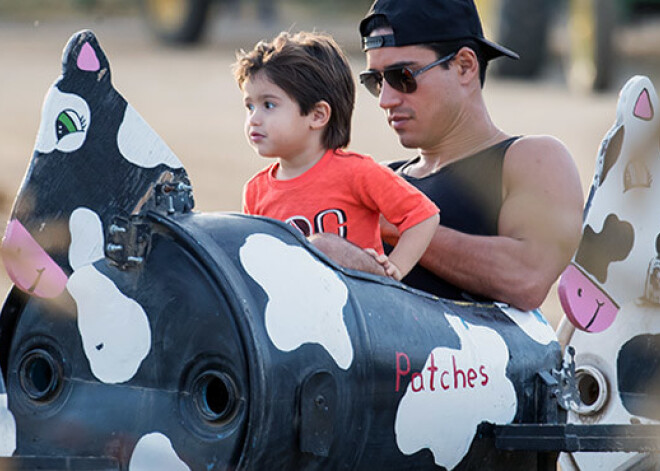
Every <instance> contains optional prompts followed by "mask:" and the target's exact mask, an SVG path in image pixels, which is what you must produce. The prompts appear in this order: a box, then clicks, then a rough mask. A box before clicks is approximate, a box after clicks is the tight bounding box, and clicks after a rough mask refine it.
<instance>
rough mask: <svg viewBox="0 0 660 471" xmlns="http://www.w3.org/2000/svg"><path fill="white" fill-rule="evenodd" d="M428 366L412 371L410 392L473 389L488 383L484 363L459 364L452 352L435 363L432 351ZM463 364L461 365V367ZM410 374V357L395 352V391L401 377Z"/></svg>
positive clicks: (398, 386)
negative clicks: (443, 359) (425, 372)
mask: <svg viewBox="0 0 660 471" xmlns="http://www.w3.org/2000/svg"><path fill="white" fill-rule="evenodd" d="M429 358H430V360H429V362H428V363H427V364H428V366H427V367H426V368H425V370H426V371H427V372H428V374H426V375H425V374H424V370H422V371H419V372H414V373H412V375H411V377H410V387H411V390H412V392H419V391H426V390H427V389H428V390H430V391H436V390H444V391H447V390H449V389H455V390H458V389H468V388H470V389H474V388H478V387H484V386H486V385H487V384H488V380H489V377H488V374H487V373H486V366H485V365H472V366H469V367H467V368H466V367H465V366H463V365H459V364H458V362H457V361H456V357H455V356H454V355H453V354H452V355H449V358H448V359H447V358H445V361H441V362H439V364H438V365H439V366H437V365H436V358H435V355H434V353H431V355H430V357H429ZM461 366H463V367H461ZM409 374H410V358H409V357H408V355H406V354H405V353H402V352H396V384H395V388H394V390H395V391H396V392H398V391H399V389H400V388H401V379H402V378H405V377H407V376H408V375H409Z"/></svg>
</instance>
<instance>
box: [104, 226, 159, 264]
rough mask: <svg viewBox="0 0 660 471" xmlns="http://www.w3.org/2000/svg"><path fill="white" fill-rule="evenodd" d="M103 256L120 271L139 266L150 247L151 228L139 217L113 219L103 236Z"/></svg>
mask: <svg viewBox="0 0 660 471" xmlns="http://www.w3.org/2000/svg"><path fill="white" fill-rule="evenodd" d="M105 240H106V242H107V243H106V245H105V256H106V258H107V259H108V260H110V262H112V263H113V264H114V265H117V266H118V267H119V268H121V269H122V270H125V269H127V268H135V267H138V266H139V265H141V264H142V263H143V262H144V260H145V258H146V257H147V254H148V252H149V249H150V247H151V226H150V225H149V224H147V223H145V222H143V219H142V217H140V216H131V217H130V218H124V217H119V216H117V217H115V218H113V219H112V223H111V224H110V226H109V227H108V230H107V231H106V235H105Z"/></svg>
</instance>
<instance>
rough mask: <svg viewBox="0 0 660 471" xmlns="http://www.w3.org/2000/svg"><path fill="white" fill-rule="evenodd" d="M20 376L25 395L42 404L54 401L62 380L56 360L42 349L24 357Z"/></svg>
mask: <svg viewBox="0 0 660 471" xmlns="http://www.w3.org/2000/svg"><path fill="white" fill-rule="evenodd" d="M19 375H20V383H21V387H22V388H23V391H25V394H27V395H28V397H29V398H30V399H33V400H35V401H41V402H43V401H47V400H49V399H52V397H53V396H54V395H55V393H56V391H57V389H58V386H59V384H60V379H61V378H60V376H61V374H60V370H59V368H58V367H57V364H56V362H55V359H54V358H53V357H52V355H51V354H50V353H48V352H47V351H45V350H42V349H36V350H32V351H30V352H28V353H27V354H26V355H25V356H24V357H23V359H22V361H21V364H20V368H19Z"/></svg>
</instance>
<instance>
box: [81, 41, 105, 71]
mask: <svg viewBox="0 0 660 471" xmlns="http://www.w3.org/2000/svg"><path fill="white" fill-rule="evenodd" d="M76 65H77V66H78V68H79V69H80V70H84V71H87V72H97V71H98V70H99V69H100V68H101V63H100V62H99V58H98V57H97V56H96V52H95V51H94V48H93V47H92V46H91V45H90V44H89V42H86V43H85V44H83V46H82V47H81V48H80V53H79V54H78V60H77V61H76Z"/></svg>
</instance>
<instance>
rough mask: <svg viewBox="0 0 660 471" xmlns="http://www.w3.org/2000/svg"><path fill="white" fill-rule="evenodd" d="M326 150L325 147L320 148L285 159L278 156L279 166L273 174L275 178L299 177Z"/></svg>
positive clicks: (317, 160)
mask: <svg viewBox="0 0 660 471" xmlns="http://www.w3.org/2000/svg"><path fill="white" fill-rule="evenodd" d="M326 152H327V149H320V150H317V151H313V152H309V153H305V154H302V155H298V156H295V157H289V158H286V159H285V158H282V157H280V158H278V159H277V161H278V163H279V166H278V168H277V171H276V172H275V175H274V176H275V178H276V179H277V180H291V179H292V178H296V177H299V176H300V175H302V174H303V173H305V172H306V171H307V170H309V169H311V168H312V167H314V165H316V164H317V163H318V162H319V161H320V160H321V159H322V158H323V156H324V155H325V153H326Z"/></svg>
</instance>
